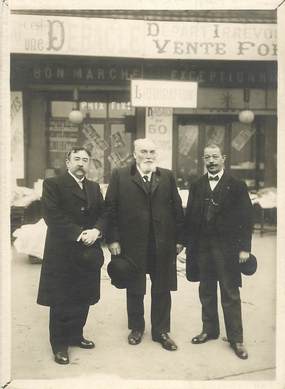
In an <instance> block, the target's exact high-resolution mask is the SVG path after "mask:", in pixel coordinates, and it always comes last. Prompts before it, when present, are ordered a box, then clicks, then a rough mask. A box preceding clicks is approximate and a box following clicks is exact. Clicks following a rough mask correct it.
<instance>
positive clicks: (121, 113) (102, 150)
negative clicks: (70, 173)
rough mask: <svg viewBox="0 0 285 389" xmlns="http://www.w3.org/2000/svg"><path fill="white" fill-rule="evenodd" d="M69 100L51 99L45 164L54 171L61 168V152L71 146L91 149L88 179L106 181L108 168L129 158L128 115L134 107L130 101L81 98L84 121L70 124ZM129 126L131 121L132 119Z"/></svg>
mask: <svg viewBox="0 0 285 389" xmlns="http://www.w3.org/2000/svg"><path fill="white" fill-rule="evenodd" d="M73 106H74V102H72V101H52V102H51V106H50V117H49V118H48V131H47V138H48V139H47V141H48V151H49V152H48V167H47V169H48V170H49V171H53V172H54V174H57V173H59V172H60V171H62V170H63V169H65V155H66V152H67V151H68V150H70V148H71V147H72V146H75V145H82V146H84V147H86V148H87V149H89V150H90V152H91V166H90V172H89V176H88V177H89V178H90V179H92V180H95V181H97V182H99V183H107V182H108V181H109V177H110V174H111V170H112V169H113V168H115V167H122V166H125V165H126V164H127V163H129V162H130V161H131V160H132V154H131V150H132V141H133V136H134V134H133V131H132V132H129V127H130V121H129V119H130V118H132V119H133V118H134V114H135V109H134V108H132V107H131V105H130V102H122V101H117V102H109V103H107V102H102V101H95V102H90V101H88V102H87V101H81V102H80V103H79V107H80V110H81V112H83V115H84V120H83V122H82V123H81V124H79V125H78V124H73V123H71V122H70V121H69V119H68V115H69V113H70V111H71V110H72V108H73ZM131 123H132V127H133V126H134V125H135V121H134V120H132V122H131Z"/></svg>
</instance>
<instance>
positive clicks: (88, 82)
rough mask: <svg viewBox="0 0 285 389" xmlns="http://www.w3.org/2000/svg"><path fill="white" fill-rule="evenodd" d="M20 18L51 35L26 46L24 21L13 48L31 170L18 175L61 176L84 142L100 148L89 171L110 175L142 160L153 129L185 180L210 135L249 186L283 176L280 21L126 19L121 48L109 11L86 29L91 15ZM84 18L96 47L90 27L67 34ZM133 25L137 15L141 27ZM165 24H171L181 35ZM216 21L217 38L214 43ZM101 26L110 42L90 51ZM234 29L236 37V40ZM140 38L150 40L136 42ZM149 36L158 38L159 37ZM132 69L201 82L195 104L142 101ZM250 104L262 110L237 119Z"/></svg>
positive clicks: (15, 88) (148, 76)
mask: <svg viewBox="0 0 285 389" xmlns="http://www.w3.org/2000/svg"><path fill="white" fill-rule="evenodd" d="M15 17H16V18H17V22H19V20H22V22H23V23H24V24H25V25H24V24H22V28H27V29H29V30H30V31H32V30H33V29H34V32H37V33H38V34H39V36H43V37H45V35H47V39H48V40H47V41H46V44H45V41H44V38H40V37H39V38H33V39H26V41H25V42H22V46H20V43H21V39H20V36H19V33H20V27H21V25H20V27H18V30H19V31H18V33H17V32H15V36H16V38H17V39H16V38H15V42H16V43H15V44H14V47H15V50H14V52H13V53H12V56H11V90H12V97H13V92H21V95H20V96H21V98H22V104H23V134H24V136H23V142H24V143H23V144H24V169H23V175H22V177H20V176H18V179H19V178H20V179H21V180H20V182H22V183H23V184H24V185H27V186H32V185H33V183H34V182H35V181H36V180H37V179H38V178H44V177H47V176H49V175H54V174H57V172H58V171H59V170H60V169H61V168H62V166H63V161H64V155H65V152H66V151H67V150H68V149H69V147H70V146H71V145H75V144H84V145H85V146H86V147H88V148H89V149H90V151H91V153H92V169H91V177H92V178H93V179H96V180H98V181H99V182H100V183H108V180H109V177H110V173H111V170H112V169H113V168H114V167H119V166H124V165H125V164H127V163H129V162H130V160H131V159H132V142H133V140H134V139H136V138H138V137H144V136H145V135H148V136H152V137H153V138H154V140H158V143H159V142H163V143H161V144H160V146H162V147H161V149H163V150H162V151H163V153H164V156H163V161H167V162H166V165H167V167H170V168H172V169H173V170H174V172H175V174H176V178H177V183H178V186H179V187H181V188H185V187H188V185H189V183H191V182H192V180H193V179H195V178H196V177H197V176H199V175H201V174H203V163H202V159H201V155H202V151H203V147H204V146H205V145H206V144H207V143H209V142H215V143H218V144H219V145H221V147H222V148H223V150H224V153H225V154H226V156H227V159H226V164H227V167H228V168H230V170H231V172H232V174H234V175H235V176H237V177H239V178H241V179H243V180H245V181H246V183H247V185H248V187H249V189H259V188H262V187H268V186H276V149H277V117H276V110H277V108H276V106H277V64H276V47H275V46H276V41H275V38H276V37H275V35H274V34H275V26H274V25H273V24H259V25H258V24H252V25H251V26H250V25H249V24H243V23H236V25H233V24H231V23H224V24H223V23H209V22H208V23H200V24H199V23H185V22H178V21H176V22H168V21H165V22H164V21H159V22H149V21H144V20H139V21H134V20H122V19H121V20H119V24H116V26H115V31H117V32H118V34H120V31H121V27H122V25H123V26H124V31H125V33H124V34H128V31H129V32H130V31H132V34H128V35H127V36H128V40H127V42H125V43H124V44H122V43H121V46H120V45H118V39H119V38H118V37H117V38H116V37H115V35H114V29H113V34H112V36H113V39H114V42H113V43H112V41H111V37H110V36H109V34H108V33H107V27H108V23H110V19H109V21H108V23H107V24H106V23H105V24H104V26H105V27H104V26H103V24H102V21H103V19H88V28H87V27H86V29H85V30H84V23H85V21H84V18H72V17H71V18H68V17H62V18H61V19H60V18H58V17H56V18H54V19H53V18H52V17H44V16H33V18H34V19H33V18H32V21H28V20H27V19H25V18H27V16H26V15H22V16H20V15H15ZM21 18H22V19H21ZM75 19H77V21H78V19H80V22H81V30H80V31H81V34H84V31H85V34H87V35H88V34H89V35H88V36H89V37H90V42H89V45H87V43H88V42H86V39H87V36H86V35H85V40H84V42H85V44H84V45H81V46H78V45H79V43H80V42H79V41H80V38H82V36H81V37H80V36H79V37H78V35H76V34H75V32H76V31H75V32H74V31H73V35H72V36H73V38H74V39H75V40H76V41H77V42H75V43H74V42H73V41H72V45H71V43H70V42H71V41H70V39H71V38H68V34H69V33H70V26H71V25H73V26H74V22H73V21H74V20H75ZM15 21H16V19H15ZM91 22H92V25H91V24H90V23H91ZM105 22H106V20H105ZM96 23H97V25H96ZM120 23H121V24H120ZM133 23H136V25H137V30H136V32H135V33H134V32H133V31H134V30H132V29H133V27H134V25H133ZM139 23H143V25H142V26H141V27H140V24H139ZM167 23H172V24H171V26H170V25H169V24H168V25H167ZM27 25H28V26H27ZM186 25H187V31H186V30H185V31H184V33H185V36H187V34H189V31H190V30H189V28H190V29H192V30H191V31H192V33H193V31H196V32H195V34H196V36H195V39H196V40H195V42H194V40H193V41H191V42H189V41H187V42H186V41H184V42H183V41H178V40H175V41H174V40H173V39H172V38H173V37H175V36H176V35H177V39H178V38H180V39H181V37H182V34H183V31H182V30H183V28H186ZM204 25H206V26H204ZM23 26H24V27H23ZM82 26H83V27H82ZM94 26H95V27H94ZM96 26H97V35H96V37H94V36H93V35H92V33H94V31H93V30H94V29H96ZM167 27H171V33H170V32H168V30H167ZM202 27H203V28H202ZM250 27H251V28H250ZM197 28H198V29H199V30H201V31H199V32H197ZM128 29H130V30H128ZM140 29H142V30H140ZM75 30H76V28H75ZM78 31H79V30H77V32H78ZM82 31H83V32H82ZM191 31H190V32H191ZM209 31H211V34H212V36H213V40H212V42H213V43H211V44H210V43H209V42H208V44H207V45H205V39H206V38H207V35H208V34H210V32H209ZM104 32H105V34H106V36H105V37H104ZM159 33H161V35H159ZM98 34H99V35H100V39H101V40H100V47H98V46H96V49H94V50H93V51H94V55H91V54H92V44H95V43H98V39H99V38H98ZM163 34H164V35H163ZM227 35H232V36H231V39H233V37H235V40H234V41H233V40H231V44H230V45H229V44H228V45H227V39H230V38H227ZM142 37H144V41H143V43H142V42H140V41H139V40H138V39H139V38H140V39H142ZM203 37H204V38H203ZM123 38H124V37H122V36H121V37H120V39H121V40H120V42H122V41H123ZM147 38H148V39H152V42H153V46H150V44H149V42H147ZM202 38H203V39H204V41H202ZM82 39H83V38H82ZM185 39H186V38H185ZM215 39H216V40H215ZM102 41H103V42H104V43H105V44H104V45H103V43H102ZM65 42H67V43H68V44H69V47H67V46H68V45H67V46H66V45H65ZM76 43H77V44H76ZM81 43H82V41H81ZM135 43H137V45H135ZM203 45H204V46H203ZM235 45H236V47H235ZM12 47H13V46H12ZM78 47H80V49H78ZM155 49H156V51H154V50H155ZM202 49H203V50H202ZM107 55H108V56H107ZM132 79H144V80H165V81H195V82H197V84H198V92H197V106H196V107H195V108H185V107H184V108H179V107H169V108H166V109H161V108H157V107H134V106H132V104H131V92H130V84H131V80H132ZM75 90H76V100H77V101H76V103H77V104H78V107H79V109H80V111H81V112H82V113H83V118H84V119H83V122H82V123H79V124H76V123H72V122H70V120H69V119H68V117H69V114H70V112H71V110H72V109H73V107H74V104H75V101H74V91H75ZM17 96H18V95H17ZM12 101H13V99H12ZM244 110H247V111H250V112H252V113H253V114H254V119H253V120H252V121H251V122H249V123H244V122H241V120H240V118H239V114H240V112H241V111H244ZM153 116H157V117H159V121H158V122H159V123H160V125H157V126H156V125H155V124H153V123H155V122H154V121H153ZM151 119H152V120H151ZM17 162H18V163H19V160H18V161H17Z"/></svg>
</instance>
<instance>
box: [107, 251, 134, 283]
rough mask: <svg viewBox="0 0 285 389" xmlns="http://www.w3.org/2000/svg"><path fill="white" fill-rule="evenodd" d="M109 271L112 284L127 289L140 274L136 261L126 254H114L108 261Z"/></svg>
mask: <svg viewBox="0 0 285 389" xmlns="http://www.w3.org/2000/svg"><path fill="white" fill-rule="evenodd" d="M107 272H108V274H109V277H110V278H111V283H112V285H114V286H116V288H118V289H125V288H127V287H128V286H129V285H130V282H131V281H132V280H133V279H134V277H135V276H136V275H137V274H138V267H137V265H136V264H135V263H134V261H133V260H132V259H131V258H130V257H127V256H126V255H112V256H111V261H110V262H109V263H108V266H107Z"/></svg>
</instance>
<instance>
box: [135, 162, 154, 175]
mask: <svg viewBox="0 0 285 389" xmlns="http://www.w3.org/2000/svg"><path fill="white" fill-rule="evenodd" d="M139 168H140V170H141V171H142V172H143V173H150V172H152V173H153V172H155V170H156V168H157V164H156V163H155V162H152V163H149V162H142V163H140V164H139Z"/></svg>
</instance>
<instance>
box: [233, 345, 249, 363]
mask: <svg viewBox="0 0 285 389" xmlns="http://www.w3.org/2000/svg"><path fill="white" fill-rule="evenodd" d="M231 348H232V349H233V350H234V352H235V354H236V356H238V357H239V358H240V359H247V358H248V353H247V351H246V348H245V347H244V345H243V344H242V343H231Z"/></svg>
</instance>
